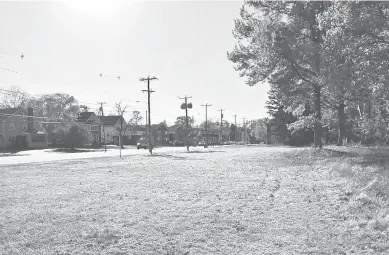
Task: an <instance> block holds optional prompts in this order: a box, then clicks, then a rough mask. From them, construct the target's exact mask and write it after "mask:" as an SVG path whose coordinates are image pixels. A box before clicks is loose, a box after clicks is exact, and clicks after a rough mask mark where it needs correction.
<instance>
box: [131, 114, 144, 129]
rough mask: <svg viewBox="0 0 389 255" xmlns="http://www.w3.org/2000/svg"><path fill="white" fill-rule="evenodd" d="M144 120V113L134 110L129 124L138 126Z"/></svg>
mask: <svg viewBox="0 0 389 255" xmlns="http://www.w3.org/2000/svg"><path fill="white" fill-rule="evenodd" d="M141 121H142V115H141V114H140V112H139V111H133V112H132V118H131V119H130V121H129V124H130V125H132V126H138V125H139V123H141Z"/></svg>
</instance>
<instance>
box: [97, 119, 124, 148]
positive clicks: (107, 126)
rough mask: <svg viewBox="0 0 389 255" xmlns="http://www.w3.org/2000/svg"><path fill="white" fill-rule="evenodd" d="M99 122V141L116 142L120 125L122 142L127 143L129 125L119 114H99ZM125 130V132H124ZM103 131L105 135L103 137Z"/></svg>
mask: <svg viewBox="0 0 389 255" xmlns="http://www.w3.org/2000/svg"><path fill="white" fill-rule="evenodd" d="M98 118H99V119H100V122H101V130H100V134H101V141H102V142H104V139H105V142H106V143H108V144H109V143H115V144H116V143H118V142H119V134H120V127H122V128H123V144H128V143H129V140H130V136H131V130H130V127H129V126H127V122H126V121H125V119H124V118H123V116H120V115H114V116H104V117H103V116H99V117H98ZM124 131H125V132H124ZM104 133H105V137H104Z"/></svg>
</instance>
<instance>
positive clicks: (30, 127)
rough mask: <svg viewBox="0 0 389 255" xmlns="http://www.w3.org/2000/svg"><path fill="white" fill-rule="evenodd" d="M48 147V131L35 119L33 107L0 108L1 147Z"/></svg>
mask: <svg viewBox="0 0 389 255" xmlns="http://www.w3.org/2000/svg"><path fill="white" fill-rule="evenodd" d="M47 147H48V139H47V133H46V132H44V131H43V130H42V128H41V126H40V124H39V122H38V121H35V120H34V110H33V108H28V109H27V111H26V110H25V109H23V108H5V109H0V148H1V149H44V148H47Z"/></svg>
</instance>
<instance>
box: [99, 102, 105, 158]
mask: <svg viewBox="0 0 389 255" xmlns="http://www.w3.org/2000/svg"><path fill="white" fill-rule="evenodd" d="M103 104H106V103H105V102H100V105H101V106H100V111H101V116H102V117H103V135H104V151H105V152H107V143H106V141H105V139H106V136H105V128H104V109H103Z"/></svg>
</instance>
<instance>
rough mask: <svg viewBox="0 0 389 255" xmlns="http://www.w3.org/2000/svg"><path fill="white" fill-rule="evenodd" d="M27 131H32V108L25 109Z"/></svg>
mask: <svg viewBox="0 0 389 255" xmlns="http://www.w3.org/2000/svg"><path fill="white" fill-rule="evenodd" d="M27 116H28V117H27V131H29V132H32V131H34V118H33V116H34V109H33V108H32V107H28V108H27Z"/></svg>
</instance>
